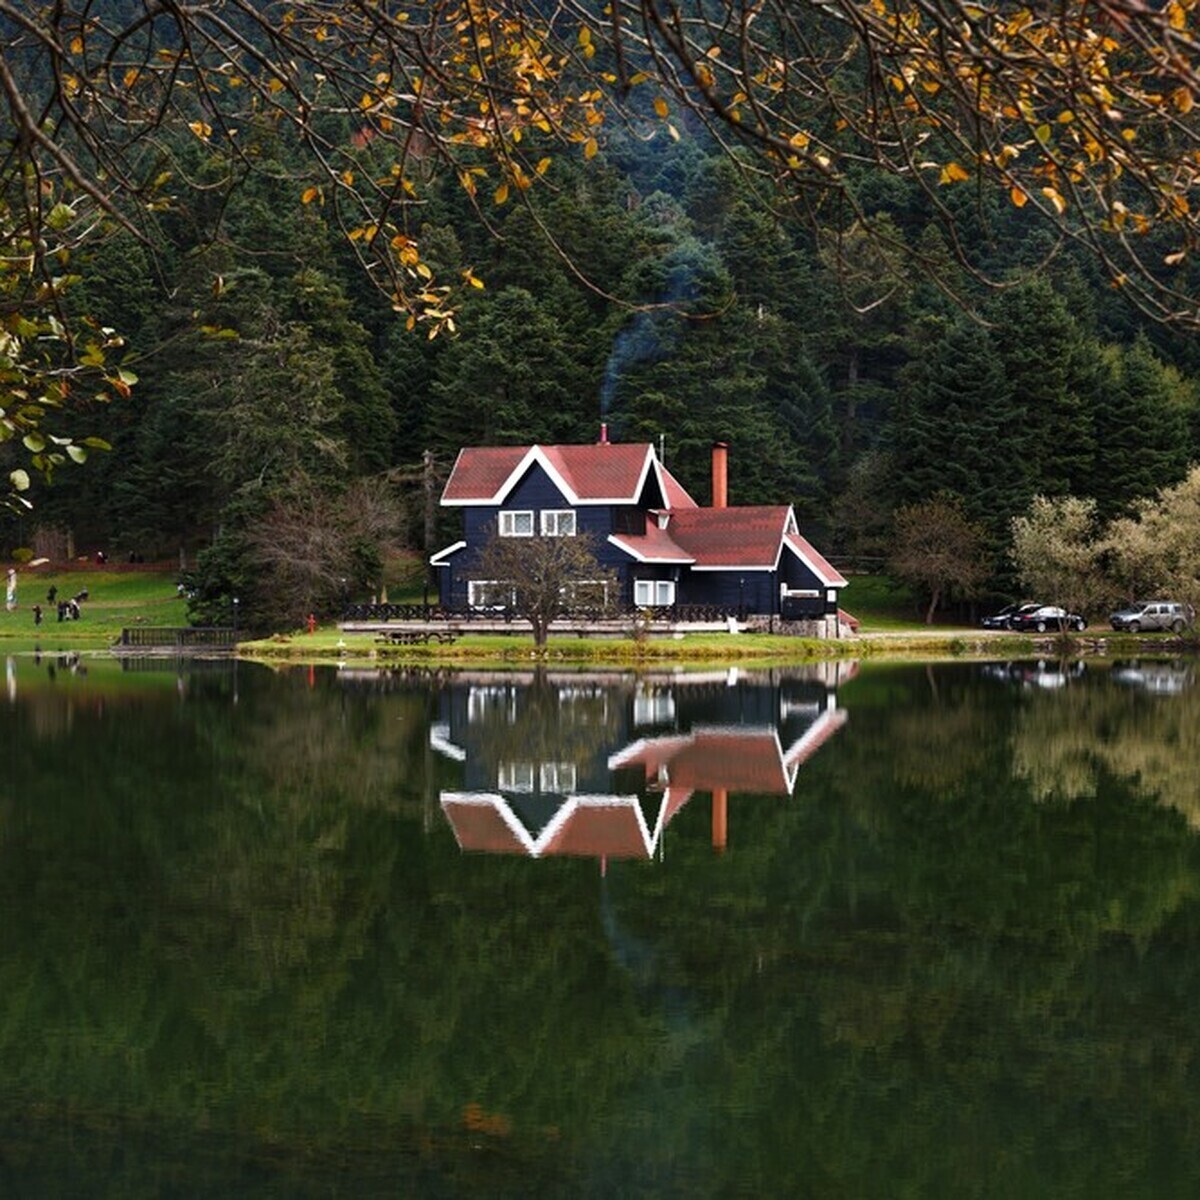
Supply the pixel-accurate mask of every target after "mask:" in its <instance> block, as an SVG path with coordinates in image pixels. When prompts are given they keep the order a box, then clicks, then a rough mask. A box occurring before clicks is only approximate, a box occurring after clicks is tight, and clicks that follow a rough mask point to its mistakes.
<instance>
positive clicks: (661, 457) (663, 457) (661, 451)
mask: <svg viewBox="0 0 1200 1200" xmlns="http://www.w3.org/2000/svg"><path fill="white" fill-rule="evenodd" d="M658 461H659V462H660V463H662V464H663V466H666V464H667V435H666V434H665V433H660V434H659V435H658Z"/></svg>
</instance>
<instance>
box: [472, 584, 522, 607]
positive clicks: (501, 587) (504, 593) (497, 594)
mask: <svg viewBox="0 0 1200 1200" xmlns="http://www.w3.org/2000/svg"><path fill="white" fill-rule="evenodd" d="M516 602H517V595H516V592H515V591H514V590H513V585H512V584H511V583H507V582H505V581H504V580H502V579H469V580H467V604H468V606H469V607H471V608H509V607H511V606H512V605H514V604H516Z"/></svg>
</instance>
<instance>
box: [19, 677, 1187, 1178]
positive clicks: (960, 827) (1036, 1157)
mask: <svg viewBox="0 0 1200 1200" xmlns="http://www.w3.org/2000/svg"><path fill="white" fill-rule="evenodd" d="M3 666H4V668H5V679H4V683H5V691H4V692H3V693H0V753H2V756H3V757H2V760H0V761H2V769H0V770H2V774H0V890H2V903H3V912H4V915H5V920H4V925H3V933H2V935H0V997H2V1000H0V1194H3V1195H14V1196H16V1195H21V1196H25V1195H29V1196H56V1197H57V1196H72V1197H73V1196H105V1197H108V1196H120V1197H129V1196H156V1197H157V1196H187V1197H196V1196H204V1197H208V1196H213V1197H215V1196H269V1197H276V1196H278V1197H284V1196H288V1197H290V1196H298V1197H309V1196H311V1197H317V1196H321V1197H330V1196H335V1197H343V1196H345V1197H351V1196H353V1197H363V1196H409V1195H420V1196H432V1197H441V1196H447V1197H451V1196H487V1197H493V1196H499V1197H507V1196H514V1197H516V1196H535V1195H536V1196H564V1197H566V1196H571V1197H577V1196H581V1197H590V1196H596V1197H600V1196H603V1197H613V1196H621V1197H625V1196H631V1197H640V1196H647V1197H649V1196H689V1197H691V1196H714V1197H718V1196H719V1197H726V1196H789V1197H791V1196H811V1197H879V1198H884V1197H887V1198H893V1197H897V1196H912V1197H927V1196H928V1197H943V1196H946V1197H950V1196H953V1197H989V1198H990V1197H1014V1198H1016V1197H1020V1198H1021V1200H1027V1198H1029V1197H1041V1196H1046V1197H1055V1198H1061V1197H1074V1196H1079V1197H1085V1196H1086V1197H1089V1198H1094V1197H1107V1196H1112V1197H1122V1198H1128V1197H1155V1198H1156V1200H1158V1198H1161V1197H1167V1196H1186V1195H1195V1194H1197V1193H1198V1191H1200V837H1198V836H1197V830H1198V828H1200V784H1198V780H1200V737H1198V736H1197V730H1198V729H1200V689H1198V688H1197V685H1196V677H1195V668H1194V666H1193V664H1192V663H1191V662H1190V661H1186V662H1182V661H1161V662H1157V661H1156V662H1151V661H1148V660H1143V661H1140V662H1121V663H1117V662H1113V663H1105V662H1099V663H1093V662H1088V663H1086V664H1073V665H1062V664H1058V663H1053V662H1040V663H1039V662H1019V663H961V664H950V665H936V666H935V665H928V666H925V665H916V666H914V665H897V664H886V663H879V664H863V665H857V664H849V663H841V664H830V665H825V666H821V667H814V668H808V669H803V668H797V669H788V670H774V671H736V670H729V671H726V670H716V671H707V672H688V673H682V672H674V673H672V672H659V673H648V674H644V675H640V676H637V675H633V674H622V673H619V672H613V673H605V672H599V671H581V672H570V671H553V670H552V671H549V672H545V673H535V672H527V673H520V672H509V673H502V674H499V673H487V672H428V671H424V672H422V671H412V672H405V671H400V670H396V671H390V672H389V671H374V670H367V669H356V668H343V669H334V668H332V667H330V668H307V667H298V668H292V669H288V670H282V671H280V670H269V669H266V668H263V667H257V666H253V665H251V664H247V663H239V664H234V663H231V662H222V663H216V662H213V663H203V662H196V663H191V664H177V663H172V662H162V661H140V662H132V663H129V664H127V666H128V668H129V669H123V668H122V665H121V664H120V663H118V662H115V661H110V660H108V659H106V658H103V657H96V658H79V657H77V656H73V655H61V656H53V655H51V656H44V657H38V658H35V657H33V656H20V657H10V658H8V659H7V660H5V661H4V663H3Z"/></svg>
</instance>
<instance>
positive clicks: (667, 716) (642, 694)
mask: <svg viewBox="0 0 1200 1200" xmlns="http://www.w3.org/2000/svg"><path fill="white" fill-rule="evenodd" d="M674 720H675V694H674V693H673V692H669V691H667V690H666V689H665V688H655V687H640V688H639V689H638V690H637V691H636V692H634V694H633V723H634V725H665V724H669V723H670V722H671V721H674Z"/></svg>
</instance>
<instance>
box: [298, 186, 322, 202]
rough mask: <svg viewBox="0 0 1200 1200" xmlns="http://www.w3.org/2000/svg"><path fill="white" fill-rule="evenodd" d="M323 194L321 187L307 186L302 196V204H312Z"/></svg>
mask: <svg viewBox="0 0 1200 1200" xmlns="http://www.w3.org/2000/svg"><path fill="white" fill-rule="evenodd" d="M320 194H321V189H320V188H315V187H310V188H305V189H304V192H303V193H302V194H301V196H300V203H301V204H311V203H312V202H313V201H314V200H315V199H316V198H317V197H318V196H319V195H320Z"/></svg>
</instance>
